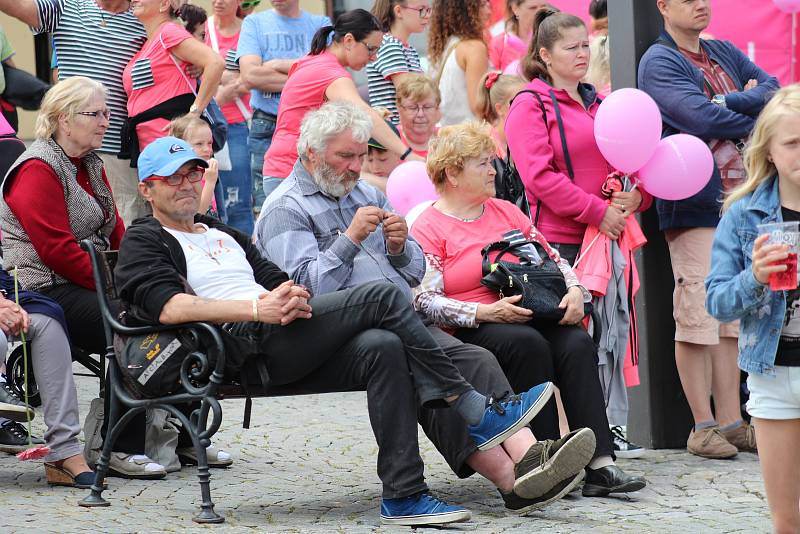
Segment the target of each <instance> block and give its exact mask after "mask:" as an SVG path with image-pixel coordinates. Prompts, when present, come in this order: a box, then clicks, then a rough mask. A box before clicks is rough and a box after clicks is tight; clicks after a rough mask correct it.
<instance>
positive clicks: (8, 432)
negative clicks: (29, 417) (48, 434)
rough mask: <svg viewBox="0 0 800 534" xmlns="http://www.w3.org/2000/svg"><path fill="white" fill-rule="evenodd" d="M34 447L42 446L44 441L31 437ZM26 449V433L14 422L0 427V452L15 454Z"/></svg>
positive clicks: (22, 427)
mask: <svg viewBox="0 0 800 534" xmlns="http://www.w3.org/2000/svg"><path fill="white" fill-rule="evenodd" d="M31 442H32V443H33V444H34V445H44V440H43V439H39V438H36V437H31ZM27 448H28V431H27V430H26V429H25V427H24V426H22V425H21V424H19V423H17V422H15V421H5V422H4V423H3V424H2V425H0V451H3V452H8V453H10V454H16V453H18V452H21V451H24V450H25V449H27Z"/></svg>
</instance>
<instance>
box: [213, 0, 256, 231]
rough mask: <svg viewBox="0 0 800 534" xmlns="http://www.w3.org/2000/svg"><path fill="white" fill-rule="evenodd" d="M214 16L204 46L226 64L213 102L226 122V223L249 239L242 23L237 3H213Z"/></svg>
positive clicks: (220, 0) (247, 100) (247, 94)
mask: <svg viewBox="0 0 800 534" xmlns="http://www.w3.org/2000/svg"><path fill="white" fill-rule="evenodd" d="M211 6H212V8H213V12H214V15H213V16H212V17H210V18H209V19H208V22H207V23H206V31H205V34H206V44H207V45H208V46H210V47H211V48H212V49H213V50H214V51H216V52H217V53H218V54H219V55H220V57H221V58H222V59H223V60H224V61H225V68H226V70H225V72H224V73H223V75H222V82H221V83H220V86H219V89H217V95H216V100H217V104H219V106H220V109H221V110H222V113H223V114H224V115H225V120H227V121H228V152H229V154H230V158H231V169H230V170H224V171H220V173H219V177H220V182H221V183H222V190H223V198H224V202H225V213H226V215H227V218H228V220H227V223H228V224H229V225H230V226H233V227H234V228H236V229H238V230H241V231H242V232H244V233H246V234H247V235H250V234H252V233H253V224H254V221H253V195H252V194H250V191H252V189H253V177H252V175H251V173H250V150H249V149H248V148H247V138H248V137H249V135H250V129H249V127H248V121H249V120H250V118H251V116H252V114H253V111H252V109H251V108H250V91H249V90H248V89H247V88H246V87H245V86H244V84H243V83H242V81H241V78H240V76H239V65H238V64H237V63H236V47H237V46H238V44H239V34H240V33H241V29H242V19H241V18H239V17H237V16H236V12H237V11H238V9H239V0H214V1H213V2H212V4H211Z"/></svg>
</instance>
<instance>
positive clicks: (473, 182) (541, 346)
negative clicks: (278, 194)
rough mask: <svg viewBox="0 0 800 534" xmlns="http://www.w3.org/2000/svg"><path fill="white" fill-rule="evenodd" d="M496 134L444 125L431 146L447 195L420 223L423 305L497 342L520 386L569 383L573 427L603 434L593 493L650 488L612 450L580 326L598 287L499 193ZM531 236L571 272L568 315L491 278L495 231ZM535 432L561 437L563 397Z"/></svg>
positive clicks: (565, 393) (482, 341)
mask: <svg viewBox="0 0 800 534" xmlns="http://www.w3.org/2000/svg"><path fill="white" fill-rule="evenodd" d="M494 155H495V145H494V140H493V139H492V138H491V136H490V135H488V134H487V133H486V131H485V128H484V127H482V126H480V125H479V124H477V123H467V124H461V125H457V126H450V127H446V128H442V130H441V131H440V132H439V136H438V137H436V138H435V139H433V140H432V141H431V144H430V147H429V149H428V161H427V165H428V174H429V175H430V176H431V180H432V181H433V183H434V185H435V186H436V190H437V192H438V193H439V195H440V197H439V200H437V201H436V202H435V203H434V204H433V205H432V206H431V207H429V208H428V209H427V210H425V211H424V212H422V214H421V215H420V216H419V217H418V218H417V220H416V221H415V222H414V224H413V226H412V228H411V233H412V235H413V236H414V238H415V239H416V240H417V242H418V243H419V244H420V246H422V250H423V251H424V253H425V257H426V259H427V271H426V273H425V278H424V279H423V281H422V284H420V285H419V286H418V287H417V288H416V289H415V293H416V296H415V299H414V304H415V307H416V308H417V309H418V310H419V311H421V312H423V313H425V314H426V315H427V316H428V317H429V318H430V319H431V320H433V322H434V323H435V324H437V325H439V326H442V327H445V328H451V329H454V333H453V334H454V335H455V337H457V338H459V339H461V340H462V341H463V342H465V343H472V344H473V345H479V346H482V347H484V348H486V349H488V350H489V351H491V352H492V353H493V354H494V355H495V357H496V358H497V360H498V362H499V363H500V367H502V368H503V371H504V372H505V373H506V375H507V377H508V380H509V383H510V384H511V387H512V388H513V390H514V391H526V384H529V385H528V386H527V388H530V387H531V385H532V384H538V383H540V382H542V381H547V380H550V381H552V382H553V383H555V384H557V385H558V386H559V388H561V398H562V400H563V402H564V410H565V412H566V415H567V419H568V420H569V423H570V426H571V427H572V428H580V427H588V428H591V429H592V431H593V432H594V434H595V438H596V440H597V446H596V449H595V452H594V457H593V459H592V461H591V462H590V463H589V465H588V466H587V478H586V483H585V484H584V489H583V495H584V496H605V495H608V494H609V493H623V492H630V491H636V490H639V489H642V488H643V487H644V486H645V481H644V479H643V478H641V477H635V476H631V475H628V474H626V473H624V472H623V471H622V470H621V469H619V468H618V467H617V466H616V465H615V464H614V460H613V458H612V454H613V445H612V442H611V434H610V433H609V431H608V418H607V417H606V410H605V400H604V398H603V392H602V389H601V387H600V381H599V380H598V374H597V372H598V371H597V351H596V347H595V345H594V342H593V341H592V338H591V337H589V334H587V333H586V331H585V330H584V329H583V328H582V327H581V326H580V321H581V319H582V318H583V315H584V302H589V301H590V300H591V295H589V293H588V292H587V291H586V290H585V289H584V288H582V287H581V285H580V283H579V282H578V278H577V276H575V273H574V272H573V271H572V268H571V267H570V266H569V263H567V262H566V261H565V260H563V259H562V258H561V257H560V256H559V254H558V252H557V251H555V250H554V249H553V248H552V247H550V245H549V244H548V243H547V240H545V238H544V237H543V236H542V235H541V234H540V233H539V232H538V231H537V230H536V227H534V225H533V224H532V223H531V221H530V219H529V218H528V217H527V216H526V215H525V214H524V213H522V212H521V211H520V210H519V209H518V208H517V207H516V206H514V205H513V204H511V203H510V202H506V201H504V200H498V199H496V198H493V197H494V193H495V187H494V176H495V171H494V168H493V166H492V159H493V158H494ZM516 239H526V240H528V241H529V242H532V243H535V245H534V244H532V245H531V246H530V248H531V249H533V252H528V254H532V255H533V254H537V255H539V256H540V257H541V256H543V255H545V254H546V255H547V256H549V257H550V258H551V259H552V260H553V261H554V262H555V263H556V264H557V265H558V268H559V270H560V271H561V274H562V275H563V277H564V281H565V282H566V286H567V287H568V288H569V289H568V290H567V294H566V295H565V296H564V298H563V299H562V301H561V306H560V307H561V308H562V309H564V310H565V313H564V317H563V319H562V320H561V321H558V322H556V321H547V320H542V319H537V317H536V316H535V315H534V314H533V312H531V311H530V310H528V309H527V308H523V307H520V306H519V304H520V298H521V297H520V296H519V295H516V296H510V297H505V298H502V297H501V296H499V295H498V294H497V293H496V292H494V291H492V290H490V289H489V288H487V287H485V286H483V285H481V278H482V276H483V272H482V265H481V263H482V254H481V249H482V248H483V247H485V246H486V245H488V244H489V243H492V242H494V241H501V240H512V241H513V240H516ZM532 428H533V432H534V434H535V435H536V436H537V437H538V438H540V439H542V438H551V439H557V438H558V437H559V427H558V416H557V415H556V409H555V403H553V404H552V405H551V406H549V407H546V408H545V409H544V410H542V411H541V412H539V414H538V415H537V417H536V419H535V420H534V421H533V422H532Z"/></svg>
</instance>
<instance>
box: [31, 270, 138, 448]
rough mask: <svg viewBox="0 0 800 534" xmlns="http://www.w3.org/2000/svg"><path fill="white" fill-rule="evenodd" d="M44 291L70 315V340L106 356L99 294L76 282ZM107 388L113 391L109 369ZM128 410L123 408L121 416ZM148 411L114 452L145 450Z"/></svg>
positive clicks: (135, 420)
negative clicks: (98, 299) (98, 300)
mask: <svg viewBox="0 0 800 534" xmlns="http://www.w3.org/2000/svg"><path fill="white" fill-rule="evenodd" d="M40 292H41V293H43V294H44V295H47V296H48V297H50V298H51V299H53V300H55V301H56V302H58V304H59V305H60V306H61V308H62V309H63V310H64V315H65V316H66V319H67V329H68V330H69V337H70V342H71V343H72V344H73V345H75V346H76V347H79V348H81V349H83V350H85V351H87V352H90V353H92V354H99V355H100V357H101V358H105V354H106V336H105V333H104V330H103V318H102V316H101V315H100V305H99V304H98V302H97V294H96V293H95V292H94V291H91V290H89V289H86V288H85V287H81V286H78V285H75V284H65V285H60V286H56V287H52V288H44V289H42V290H40ZM106 391H111V384H109V373H106ZM109 400H110V399H109V396H108V395H106V396H105V399H104V410H105V411H104V413H106V414H108V413H110V402H109ZM124 413H125V412H124V411H122V412H121V413H120V414H119V416H120V417H122V415H123V414H124ZM107 424H108V421H107V420H105V421H103V428H102V431H101V434H102V436H103V437H104V438H105V435H106V426H107ZM144 435H145V414H144V413H141V414H139V415H137V416H136V417H134V418H133V420H132V421H131V422H130V423H128V425H127V426H126V427H125V429H124V430H123V431H122V432H121V433H120V434H119V437H118V438H117V441H116V443H115V444H114V452H123V453H126V454H144Z"/></svg>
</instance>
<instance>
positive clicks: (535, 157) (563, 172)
mask: <svg viewBox="0 0 800 534" xmlns="http://www.w3.org/2000/svg"><path fill="white" fill-rule="evenodd" d="M525 89H528V90H531V91H536V92H537V93H538V94H539V96H540V97H541V99H542V103H543V104H544V109H545V113H546V115H547V123H546V124H545V120H544V118H543V117H542V110H541V107H540V105H539V102H538V100H536V98H535V97H534V95H532V94H530V93H520V94H519V95H517V96H516V97H515V98H514V102H513V103H512V105H511V109H510V111H509V113H508V118H507V119H506V124H505V132H506V137H507V138H508V146H509V148H510V149H511V155H512V156H513V158H514V163H515V164H516V167H517V170H518V171H519V175H520V177H521V178H522V182H523V183H524V184H525V188H526V190H527V191H528V200H529V202H530V204H531V209H532V211H533V212H534V213H533V217H534V220H535V218H536V217H537V213H536V205H537V201H538V200H541V202H542V204H541V212H540V213H538V222H536V223H535V224H536V227H537V228H539V230H540V231H541V232H542V233H543V234H544V236H545V238H546V239H547V240H548V241H549V242H551V243H569V244H580V243H581V242H583V234H584V232H585V230H586V226H587V225H592V226H598V227H599V226H600V223H601V222H602V220H603V215H604V214H605V210H606V207H607V206H608V204H607V202H606V200H605V199H604V197H602V193H601V191H600V188H601V186H602V185H603V183H604V182H605V180H606V177H607V176H608V174H609V173H610V172H612V171H613V170H614V169H612V168H611V166H609V164H608V163H607V162H606V160H605V158H603V155H602V154H601V153H600V149H599V148H597V143H596V142H595V139H594V117H595V115H596V114H597V108H598V107H599V106H600V101H599V100H598V99H597V92H596V91H595V89H594V87H592V86H591V85H588V84H583V83H582V84H579V86H578V90H579V92H580V94H581V97H582V98H583V101H584V103H585V104H586V109H584V107H583V106H581V105H580V104H579V103H578V102H576V101H575V100H573V99H572V97H570V96H569V94H568V93H567V92H566V91H564V90H562V89H555V88H553V87H551V86H550V85H549V84H547V82H545V81H543V80H541V79H536V80H533V81H531V82H530V83H529V84H528V85H526V86H525ZM551 93H552V95H555V97H556V99H557V101H558V105H559V110H560V112H561V120H562V122H563V124H564V132H565V135H566V138H567V148H568V151H569V156H570V158H571V160H572V168H573V170H574V174H575V177H574V180H573V179H570V177H569V174H568V173H567V165H566V162H565V159H564V151H563V149H562V146H561V136H560V135H559V132H558V122H557V120H556V112H555V109H554V107H553V99H552V96H551ZM640 193H641V194H642V205H641V206H640V207H639V211H642V210H645V209H647V208H648V207H649V206H650V204H651V203H652V197H650V195H647V194H646V193H645V192H644V191H641V190H640Z"/></svg>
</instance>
